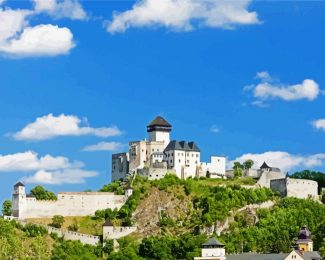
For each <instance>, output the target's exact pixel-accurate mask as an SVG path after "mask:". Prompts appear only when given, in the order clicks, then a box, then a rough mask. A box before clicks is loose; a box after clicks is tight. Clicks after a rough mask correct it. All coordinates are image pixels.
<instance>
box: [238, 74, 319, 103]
mask: <svg viewBox="0 0 325 260" xmlns="http://www.w3.org/2000/svg"><path fill="white" fill-rule="evenodd" d="M256 78H258V79H260V80H261V82H260V83H258V84H257V85H250V86H246V87H244V91H246V92H247V91H252V93H253V96H254V98H256V99H257V100H256V101H254V102H253V103H252V104H254V105H255V104H256V105H259V106H261V104H262V105H264V101H265V100H268V99H276V98H278V99H282V100H284V101H294V100H301V99H307V100H309V101H313V100H315V99H316V98H317V97H318V96H319V95H321V94H322V91H321V89H320V87H319V85H318V84H317V83H316V82H315V81H314V80H312V79H305V80H303V81H302V83H300V84H294V85H285V84H283V83H280V82H275V80H274V79H273V78H272V77H271V76H270V75H269V73H268V72H266V71H263V72H258V73H257V75H256Z"/></svg>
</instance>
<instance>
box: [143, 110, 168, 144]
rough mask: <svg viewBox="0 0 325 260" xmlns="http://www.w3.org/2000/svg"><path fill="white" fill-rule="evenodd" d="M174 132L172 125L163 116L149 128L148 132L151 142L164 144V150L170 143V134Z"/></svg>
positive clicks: (158, 117)
mask: <svg viewBox="0 0 325 260" xmlns="http://www.w3.org/2000/svg"><path fill="white" fill-rule="evenodd" d="M171 130H172V126H171V124H169V123H168V122H167V121H166V120H165V119H164V118H162V117H161V116H157V117H156V118H155V119H154V120H153V121H152V122H151V123H150V124H149V125H148V126H147V132H148V137H149V142H164V148H166V146H167V145H168V144H169V142H170V132H171Z"/></svg>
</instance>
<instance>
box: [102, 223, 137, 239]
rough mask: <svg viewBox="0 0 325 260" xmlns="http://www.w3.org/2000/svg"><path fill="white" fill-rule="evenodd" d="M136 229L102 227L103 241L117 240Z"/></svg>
mask: <svg viewBox="0 0 325 260" xmlns="http://www.w3.org/2000/svg"><path fill="white" fill-rule="evenodd" d="M136 230H137V227H113V226H106V227H105V226H104V227H103V239H119V238H121V237H125V236H127V235H130V234H131V233H133V232H135V231H136Z"/></svg>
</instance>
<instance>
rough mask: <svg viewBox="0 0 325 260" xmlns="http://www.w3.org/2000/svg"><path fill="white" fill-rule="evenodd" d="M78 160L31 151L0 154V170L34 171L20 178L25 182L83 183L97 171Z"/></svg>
mask: <svg viewBox="0 0 325 260" xmlns="http://www.w3.org/2000/svg"><path fill="white" fill-rule="evenodd" d="M83 167H84V164H83V163H82V162H79V161H75V162H70V161H69V159H68V158H66V157H63V156H56V157H54V156H51V155H49V154H47V155H45V156H39V155H38V154H37V153H35V152H33V151H27V152H22V153H15V154H8V155H0V172H35V174H34V175H31V176H28V177H24V178H22V180H23V181H25V182H27V183H45V184H63V183H83V182H85V178H90V177H95V176H96V175H97V172H95V171H87V170H84V169H83Z"/></svg>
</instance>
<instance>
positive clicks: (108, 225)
mask: <svg viewBox="0 0 325 260" xmlns="http://www.w3.org/2000/svg"><path fill="white" fill-rule="evenodd" d="M112 226H113V224H112V222H111V221H110V220H109V219H106V221H105V223H104V224H103V227H112Z"/></svg>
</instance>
